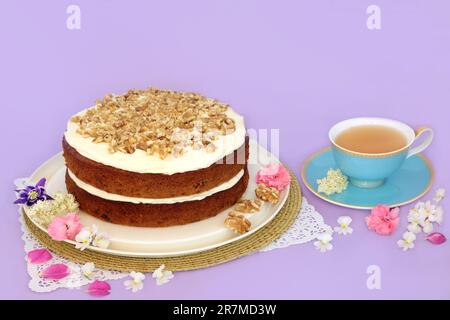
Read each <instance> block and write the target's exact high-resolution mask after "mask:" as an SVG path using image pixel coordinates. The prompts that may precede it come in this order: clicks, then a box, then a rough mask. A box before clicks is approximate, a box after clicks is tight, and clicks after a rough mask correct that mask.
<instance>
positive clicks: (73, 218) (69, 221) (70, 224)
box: [65, 213, 83, 240]
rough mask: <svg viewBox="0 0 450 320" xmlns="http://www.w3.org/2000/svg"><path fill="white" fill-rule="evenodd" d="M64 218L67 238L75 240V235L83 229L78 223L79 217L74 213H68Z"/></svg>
mask: <svg viewBox="0 0 450 320" xmlns="http://www.w3.org/2000/svg"><path fill="white" fill-rule="evenodd" d="M65 219H66V225H67V231H66V234H67V238H68V239H70V240H75V236H76V235H77V234H78V233H80V231H81V229H83V225H82V224H81V223H80V217H79V216H78V215H77V214H76V213H69V214H68V215H67V216H66V217H65Z"/></svg>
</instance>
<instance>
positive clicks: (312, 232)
mask: <svg viewBox="0 0 450 320" xmlns="http://www.w3.org/2000/svg"><path fill="white" fill-rule="evenodd" d="M325 232H326V233H332V232H333V230H332V228H331V227H330V226H329V225H327V224H325V222H324V221H323V217H322V216H321V215H320V213H318V212H317V211H316V209H315V208H314V207H313V206H312V205H310V204H309V203H308V200H306V198H305V197H303V198H302V207H301V209H300V214H299V215H298V216H297V218H296V219H295V221H294V223H293V224H292V226H290V227H289V229H288V230H287V231H286V232H285V233H283V235H282V236H281V237H279V238H278V239H276V240H275V241H273V242H272V243H271V244H269V245H268V246H267V247H265V248H262V249H261V250H260V251H261V252H264V251H270V250H273V249H279V248H285V247H289V246H292V245H293V244H301V243H306V242H309V241H311V240H314V239H316V237H317V236H318V235H319V234H321V233H325Z"/></svg>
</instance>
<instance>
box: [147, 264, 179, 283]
mask: <svg viewBox="0 0 450 320" xmlns="http://www.w3.org/2000/svg"><path fill="white" fill-rule="evenodd" d="M165 268H166V266H165V265H164V264H162V265H161V266H160V267H159V268H158V269H156V270H155V271H154V272H153V274H152V278H154V279H156V284H157V285H158V286H160V285H163V284H165V283H167V282H169V281H170V280H171V279H173V277H174V275H173V273H172V271H166V270H164V269H165Z"/></svg>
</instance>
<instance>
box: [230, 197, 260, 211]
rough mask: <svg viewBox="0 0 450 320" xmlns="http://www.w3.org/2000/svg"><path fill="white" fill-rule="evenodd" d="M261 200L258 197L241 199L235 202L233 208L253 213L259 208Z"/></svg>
mask: <svg viewBox="0 0 450 320" xmlns="http://www.w3.org/2000/svg"><path fill="white" fill-rule="evenodd" d="M261 206H262V201H261V200H259V199H254V200H248V199H241V200H239V201H238V202H237V203H236V206H235V207H234V209H235V210H236V211H239V212H243V213H254V212H258V211H259V210H261Z"/></svg>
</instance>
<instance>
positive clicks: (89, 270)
mask: <svg viewBox="0 0 450 320" xmlns="http://www.w3.org/2000/svg"><path fill="white" fill-rule="evenodd" d="M94 270H95V264H94V263H93V262H88V263H85V264H83V265H82V266H81V273H82V274H83V275H84V276H85V277H86V278H89V279H90V278H91V277H92V276H93V275H94Z"/></svg>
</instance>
